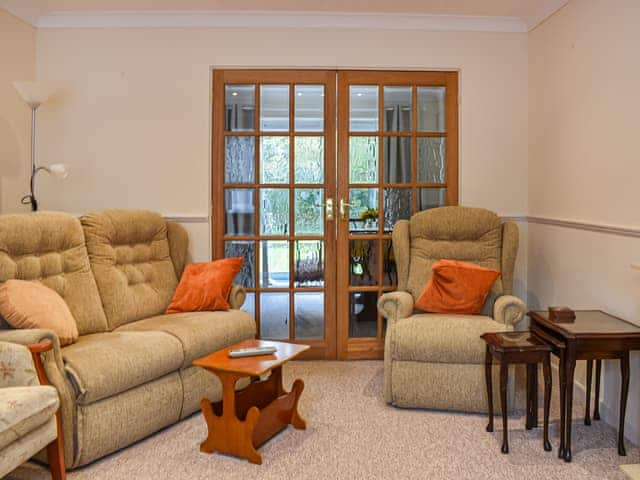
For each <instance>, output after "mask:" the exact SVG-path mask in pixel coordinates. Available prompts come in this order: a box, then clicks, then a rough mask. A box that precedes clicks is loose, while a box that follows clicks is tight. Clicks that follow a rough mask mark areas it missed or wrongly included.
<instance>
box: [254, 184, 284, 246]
mask: <svg viewBox="0 0 640 480" xmlns="http://www.w3.org/2000/svg"><path fill="white" fill-rule="evenodd" d="M260 233H261V234H262V235H288V234H289V190H288V189H286V188H261V189H260Z"/></svg>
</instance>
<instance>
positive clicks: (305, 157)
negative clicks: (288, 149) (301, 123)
mask: <svg viewBox="0 0 640 480" xmlns="http://www.w3.org/2000/svg"><path fill="white" fill-rule="evenodd" d="M293 156H294V159H295V160H294V163H295V172H294V176H295V182H296V183H322V182H323V181H324V137H296V139H295V144H294V151H293Z"/></svg>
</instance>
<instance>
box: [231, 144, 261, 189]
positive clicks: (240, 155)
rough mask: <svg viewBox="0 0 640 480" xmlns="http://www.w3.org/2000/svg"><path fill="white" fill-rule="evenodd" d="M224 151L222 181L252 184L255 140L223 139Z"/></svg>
mask: <svg viewBox="0 0 640 480" xmlns="http://www.w3.org/2000/svg"><path fill="white" fill-rule="evenodd" d="M224 151H225V154H224V181H225V182H226V183H254V181H255V168H254V165H255V153H256V148H255V138H254V137H225V139H224Z"/></svg>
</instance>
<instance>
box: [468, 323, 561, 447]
mask: <svg viewBox="0 0 640 480" xmlns="http://www.w3.org/2000/svg"><path fill="white" fill-rule="evenodd" d="M480 338H482V339H483V340H484V341H485V342H486V343H487V352H486V356H485V380H486V382H487V402H488V407H489V408H488V410H489V424H488V425H487V432H493V385H492V383H493V380H492V375H491V367H492V365H493V359H494V358H495V359H496V360H497V361H498V362H499V364H500V403H501V408H502V449H501V451H502V453H509V438H508V428H507V381H508V372H509V365H510V364H519V363H524V364H526V365H527V421H526V428H527V430H530V429H532V428H535V427H537V423H538V420H537V419H538V412H537V410H538V400H537V398H538V393H537V392H538V385H537V383H538V375H537V368H538V363H542V371H543V374H544V432H543V436H544V439H543V447H544V449H545V450H546V451H547V452H549V451H551V443H549V405H550V403H551V362H550V354H551V347H550V346H549V345H547V344H546V343H544V342H543V341H542V340H540V339H538V338H537V337H535V336H533V335H532V334H531V332H528V331H523V332H498V333H485V334H483V335H481V337H480Z"/></svg>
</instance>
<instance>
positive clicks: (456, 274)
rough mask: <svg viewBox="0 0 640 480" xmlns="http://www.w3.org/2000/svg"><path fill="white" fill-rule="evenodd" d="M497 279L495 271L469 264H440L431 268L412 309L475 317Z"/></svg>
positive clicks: (441, 262)
mask: <svg viewBox="0 0 640 480" xmlns="http://www.w3.org/2000/svg"><path fill="white" fill-rule="evenodd" d="M499 276H500V272H499V271H497V270H491V269H489V268H484V267H481V266H479V265H475V264H473V263H468V262H459V261H457V260H440V261H438V262H436V263H434V264H433V273H432V275H431V279H429V282H427V285H426V286H425V287H424V289H423V290H422V293H421V294H420V297H419V298H418V301H417V302H416V308H417V309H419V310H422V311H425V312H435V313H459V314H467V315H475V314H478V313H480V312H481V311H482V306H483V305H484V302H485V300H486V299H487V295H488V294H489V291H490V290H491V287H492V286H493V282H495V281H496V280H497V279H498V277H499Z"/></svg>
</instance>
